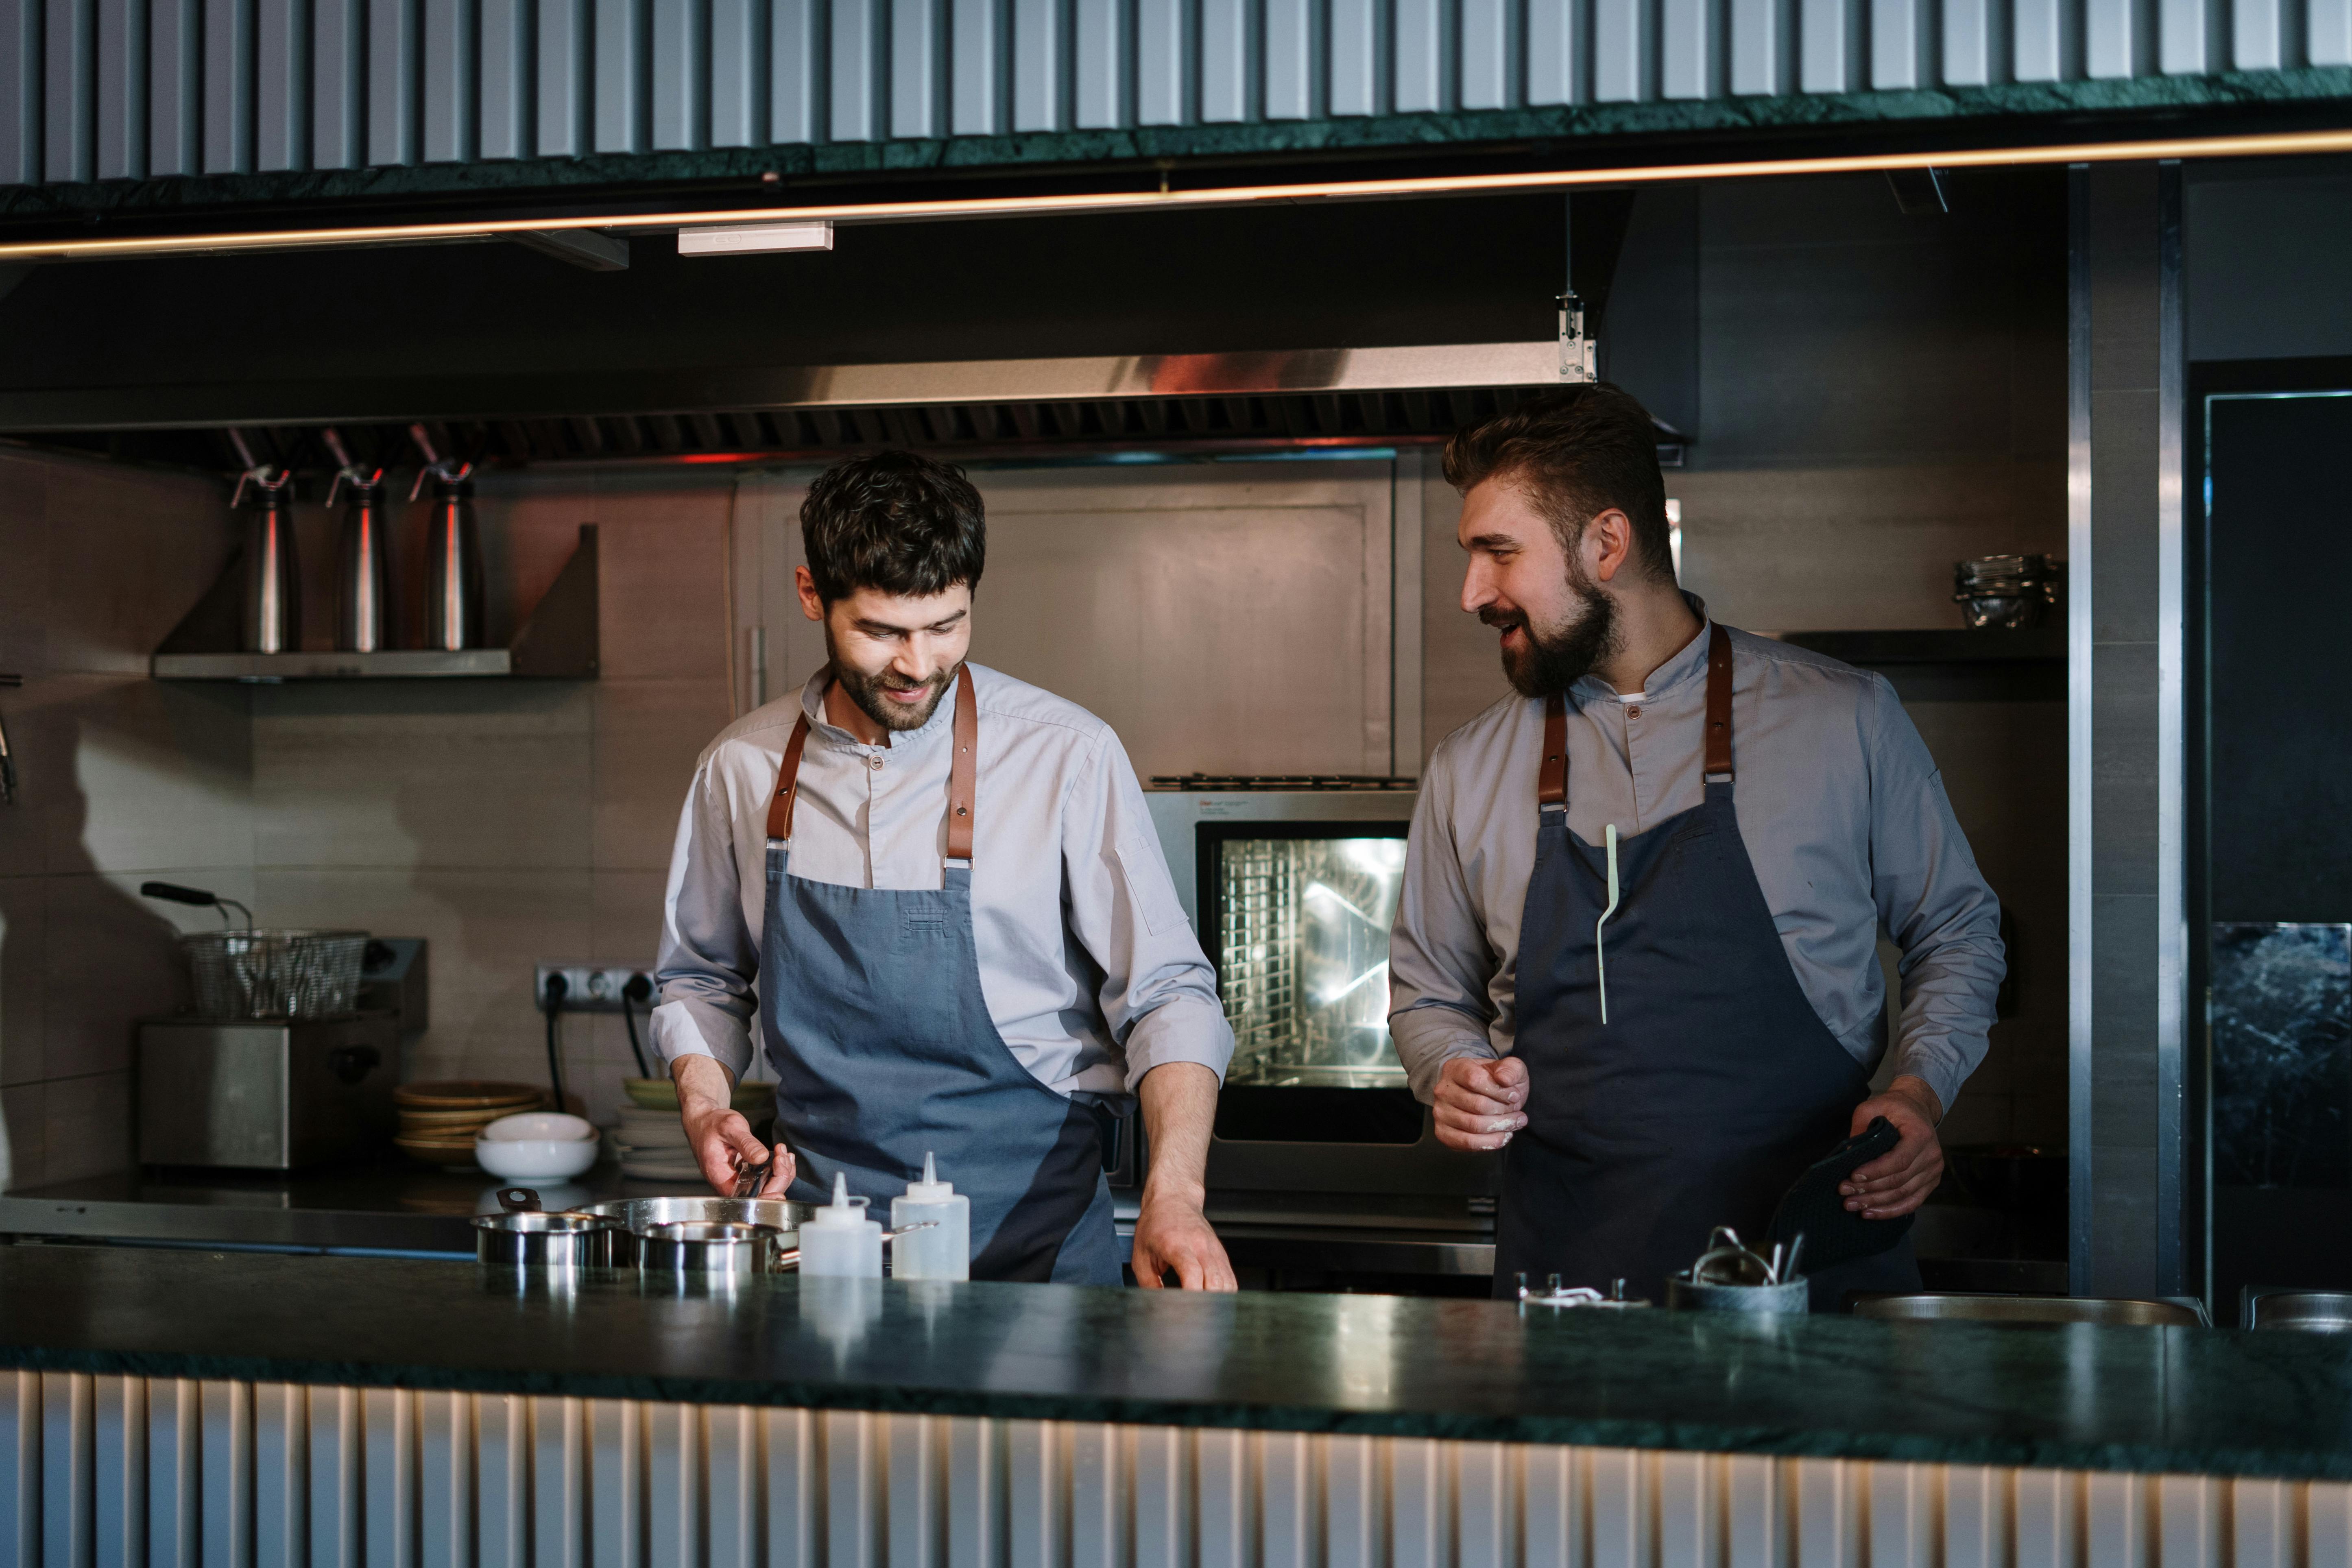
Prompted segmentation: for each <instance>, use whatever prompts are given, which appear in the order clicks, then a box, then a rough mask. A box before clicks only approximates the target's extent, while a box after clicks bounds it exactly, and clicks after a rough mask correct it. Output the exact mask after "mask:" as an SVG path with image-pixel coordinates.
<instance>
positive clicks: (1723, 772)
mask: <svg viewBox="0 0 2352 1568" xmlns="http://www.w3.org/2000/svg"><path fill="white" fill-rule="evenodd" d="M1706 777H1707V778H1708V779H1710V780H1713V779H1718V778H1719V779H1728V778H1729V777H1731V634H1730V633H1729V632H1727V631H1725V630H1724V629H1723V626H1722V625H1721V624H1720V623H1717V626H1715V628H1714V630H1713V632H1712V633H1711V634H1710V635H1709V636H1708V637H1707V639H1706Z"/></svg>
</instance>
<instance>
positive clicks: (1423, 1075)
mask: <svg viewBox="0 0 2352 1568" xmlns="http://www.w3.org/2000/svg"><path fill="white" fill-rule="evenodd" d="M1448 761H1449V752H1448V748H1446V747H1440V748H1439V749H1438V752H1437V754H1436V755H1435V756H1433V757H1432V758H1431V759H1430V763H1429V769H1428V772H1427V773H1426V774H1425V775H1424V776H1423V779H1422V788H1421V799H1420V800H1419V802H1418V803H1416V804H1415V805H1414V806H1413V812H1412V827H1411V828H1410V829H1408V830H1407V837H1406V841H1405V854H1404V882H1403V885H1402V887H1401V888H1400V889H1398V893H1397V913H1396V926H1395V928H1394V929H1393V930H1392V931H1391V932H1390V933H1389V1033H1390V1034H1391V1036H1393V1037H1395V1040H1396V1048H1397V1056H1398V1058H1399V1059H1400V1060H1402V1062H1403V1063H1404V1070H1405V1081H1406V1082H1407V1083H1408V1084H1410V1085H1412V1092H1413V1093H1414V1094H1416V1095H1418V1096H1420V1097H1421V1099H1422V1100H1424V1101H1426V1100H1430V1099H1431V1098H1432V1097H1433V1095H1435V1093H1436V1092H1437V1077H1438V1074H1439V1073H1441V1072H1442V1071H1444V1068H1445V1064H1446V1063H1447V1062H1448V1061H1450V1060H1452V1059H1453V1058H1455V1057H1488V1058H1491V1057H1493V1056H1494V1055H1495V1054H1496V1053H1495V1047H1494V1042H1493V1041H1492V1039H1491V1038H1490V1037H1489V1036H1488V1033H1487V1026H1488V1025H1489V1023H1490V1022H1491V1021H1492V1020H1493V1017H1494V1005H1493V1004H1492V1002H1491V1001H1490V999H1489V996H1488V991H1487V987H1488V985H1489V984H1490V983H1491V982H1492V981H1493V979H1494V977H1495V956H1494V952H1493V950H1492V949H1491V948H1490V947H1489V945H1488V943H1487V941H1486V921H1483V920H1482V919H1480V918H1479V913H1478V909H1477V905H1476V903H1475V900H1473V899H1472V898H1471V895H1470V884H1469V881H1468V879H1466V878H1465V877H1464V876H1463V874H1462V858H1461V856H1460V854H1459V853H1458V852H1457V851H1456V849H1455V847H1454V831H1453V826H1452V819H1451V807H1452V801H1453V774H1452V770H1451V769H1450V768H1449V767H1448V766H1447V763H1448Z"/></svg>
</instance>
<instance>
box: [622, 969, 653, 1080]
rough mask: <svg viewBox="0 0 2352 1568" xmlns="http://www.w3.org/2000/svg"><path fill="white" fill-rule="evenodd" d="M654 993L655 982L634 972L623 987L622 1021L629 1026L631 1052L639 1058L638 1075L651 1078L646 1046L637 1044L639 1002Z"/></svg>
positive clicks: (651, 1072) (646, 999) (649, 997)
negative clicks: (647, 1064)
mask: <svg viewBox="0 0 2352 1568" xmlns="http://www.w3.org/2000/svg"><path fill="white" fill-rule="evenodd" d="M653 994H654V983H653V982H652V981H650V980H648V979H646V977H645V976H644V975H642V974H632V975H630V976H629V983H628V984H626V985H624V986H622V987H621V1021H622V1022H623V1023H625V1024H626V1025H627V1026H629V1054H630V1055H631V1056H633V1057H635V1058H637V1076H638V1077H639V1078H651V1077H653V1076H654V1075H653V1071H652V1069H651V1068H647V1067H646V1052H645V1047H643V1046H640V1045H638V1044H637V1004H638V1003H640V1002H645V1001H648V1000H650V999H651V998H652V996H653Z"/></svg>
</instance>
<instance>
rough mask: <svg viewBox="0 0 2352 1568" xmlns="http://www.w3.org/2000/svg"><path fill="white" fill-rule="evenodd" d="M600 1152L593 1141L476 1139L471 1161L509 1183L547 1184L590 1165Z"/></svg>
mask: <svg viewBox="0 0 2352 1568" xmlns="http://www.w3.org/2000/svg"><path fill="white" fill-rule="evenodd" d="M600 1148H601V1144H600V1143H599V1142H598V1141H597V1140H596V1139H593V1138H478V1139H476V1140H475V1141H474V1158H475V1159H476V1160H478V1161H479V1162H481V1166H482V1169H483V1170H485V1171H488V1173H490V1174H491V1175H493V1176H503V1177H505V1178H506V1179H507V1180H508V1181H510V1182H551V1181H559V1180H561V1179H562V1178H563V1177H565V1176H576V1175H578V1174H579V1173H581V1172H583V1171H584V1170H586V1169H587V1168H588V1167H589V1166H591V1165H593V1164H594V1163H596V1155H597V1153H598V1152H599V1150H600Z"/></svg>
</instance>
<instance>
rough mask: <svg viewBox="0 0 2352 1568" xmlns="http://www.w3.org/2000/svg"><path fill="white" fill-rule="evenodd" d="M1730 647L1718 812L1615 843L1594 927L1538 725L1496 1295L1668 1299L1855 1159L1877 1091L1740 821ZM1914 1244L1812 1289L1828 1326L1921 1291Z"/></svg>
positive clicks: (1838, 1272) (1721, 708)
mask: <svg viewBox="0 0 2352 1568" xmlns="http://www.w3.org/2000/svg"><path fill="white" fill-rule="evenodd" d="M1731 675H1732V664H1731V639H1730V637H1728V636H1727V634H1726V633H1725V631H1724V629H1723V628H1722V627H1721V626H1716V627H1715V628H1714V633H1713V637H1711V639H1710V640H1709V643H1708V647H1707V672H1706V796H1705V799H1704V800H1703V801H1702V802H1701V803H1700V804H1699V805H1696V806H1693V807H1692V808H1691V809H1690V810H1688V811H1685V812H1683V813H1682V814H1680V815H1679V816H1674V817H1670V818H1669V819H1667V820H1666V821H1664V822H1662V823H1659V824H1658V825H1657V826H1654V827H1652V828H1651V829H1650V830H1649V831H1647V832H1645V833H1643V834H1641V835H1639V836H1638V837H1633V838H1627V839H1621V840H1620V841H1619V845H1618V860H1617V863H1618V877H1619V900H1618V907H1617V910H1616V912H1615V913H1614V914H1612V915H1611V916H1610V918H1609V921H1608V922H1607V923H1606V924H1605V925H1603V926H1601V939H1600V940H1601V949H1600V952H1601V958H1603V959H1605V961H1606V962H1605V968H1606V973H1607V979H1608V1003H1609V1021H1608V1023H1606V1024H1605V1025H1604V1024H1603V1023H1601V986H1600V978H1601V970H1602V967H1603V965H1602V964H1601V963H1596V961H1595V946H1594V922H1596V921H1599V920H1600V918H1601V910H1603V909H1605V908H1607V906H1608V862H1607V855H1606V852H1605V850H1602V849H1596V848H1594V847H1592V846H1591V845H1590V844H1587V843H1585V842H1584V841H1583V840H1582V839H1580V838H1579V837H1576V836H1575V835H1574V834H1572V833H1570V831H1569V830H1568V809H1567V758H1568V746H1567V722H1566V710H1565V708H1564V707H1563V705H1562V703H1561V700H1560V699H1559V698H1558V697H1553V698H1552V699H1550V700H1549V704H1548V705H1547V708H1546V710H1545V723H1544V763H1543V772H1542V776H1541V778H1540V780H1539V781H1538V802H1539V810H1538V821H1539V823H1540V826H1538V830H1537V839H1536V863H1535V869H1534V871H1533V873H1532V874H1531V875H1530V876H1529V878H1528V899H1527V908H1526V912H1525V914H1524V915H1523V917H1522V919H1521V922H1520V927H1519V954H1518V1027H1517V1036H1516V1044H1515V1046H1514V1047H1513V1048H1514V1051H1515V1053H1516V1054H1517V1056H1518V1057H1519V1058H1520V1059H1521V1060H1523V1061H1525V1062H1526V1063H1527V1068H1528V1100H1527V1106H1526V1111H1527V1117H1528V1124H1527V1126H1526V1127H1525V1128H1523V1129H1521V1130H1520V1131H1519V1132H1518V1133H1517V1135H1516V1136H1514V1137H1513V1138H1512V1140H1511V1142H1510V1143H1509V1144H1508V1145H1507V1146H1506V1148H1505V1150H1504V1153H1503V1195H1502V1202H1501V1204H1500V1205H1499V1213H1498V1215H1497V1218H1496V1248H1495V1288H1496V1289H1495V1293H1496V1295H1497V1296H1505V1295H1508V1294H1509V1293H1510V1291H1511V1289H1512V1287H1513V1285H1514V1284H1515V1281H1514V1279H1513V1276H1514V1275H1515V1274H1518V1273H1526V1274H1528V1275H1529V1276H1531V1277H1532V1278H1533V1279H1534V1280H1535V1281H1536V1282H1538V1283H1540V1282H1541V1281H1542V1279H1543V1277H1544V1276H1546V1275H1548V1274H1553V1273H1557V1274H1559V1276H1560V1279H1561V1282H1562V1283H1563V1284H1567V1285H1588V1286H1591V1287H1592V1288H1593V1289H1599V1290H1602V1291H1606V1290H1607V1289H1609V1287H1610V1285H1611V1284H1612V1281H1614V1280H1617V1279H1623V1280H1625V1281H1626V1290H1627V1293H1628V1294H1629V1295H1633V1296H1642V1297H1647V1298H1648V1299H1649V1300H1653V1301H1663V1300H1664V1297H1665V1279H1666V1276H1667V1275H1669V1274H1673V1273H1676V1272H1679V1271H1680V1270H1682V1269H1684V1268H1688V1267H1689V1266H1690V1264H1691V1262H1692V1260H1693V1259H1695V1258H1697V1257H1698V1255H1699V1254H1700V1253H1701V1252H1703V1251H1705V1250H1706V1240H1707V1233H1708V1231H1709V1230H1710V1229H1711V1228H1712V1227H1713V1226H1718V1225H1728V1226H1736V1227H1738V1231H1739V1234H1740V1236H1741V1237H1743V1238H1744V1239H1748V1240H1761V1239H1762V1237H1763V1235H1764V1232H1765V1230H1766V1229H1767V1227H1768V1226H1769V1224H1770V1223H1771V1218H1772V1210H1773V1208H1774V1206H1775V1205H1777V1204H1778V1203H1779V1202H1780V1195H1781V1194H1783V1193H1785V1192H1786V1191H1788V1189H1789V1184H1790V1183H1791V1182H1793V1181H1794V1180H1796V1178H1797V1176H1798V1174H1799V1173H1801V1172H1802V1171H1803V1170H1804V1169H1805V1167H1806V1166H1808V1165H1810V1164H1811V1163H1813V1162H1814V1161H1816V1160H1819V1159H1820V1158H1822V1156H1823V1155H1825V1154H1827V1153H1828V1152H1830V1151H1831V1150H1832V1149H1833V1148H1835V1147H1836V1146H1837V1145H1838V1144H1839V1143H1840V1142H1843V1140H1844V1139H1845V1136H1846V1132H1847V1129H1848V1128H1849V1126H1850V1125H1851V1124H1852V1121H1853V1110H1854V1107H1856V1106H1857V1105H1859V1104H1861V1103H1862V1101H1863V1100H1865V1099H1867V1098H1868V1097H1869V1093H1870V1087H1869V1083H1870V1077H1869V1074H1868V1073H1867V1072H1865V1071H1864V1069H1863V1067H1862V1065H1861V1064H1860V1063H1859V1062H1857V1061H1855V1060H1854V1059H1853V1057H1852V1056H1851V1055H1849V1054H1848V1053H1847V1051H1846V1049H1845V1047H1843V1046H1841V1045H1840V1044H1838V1041H1837V1037H1835V1036H1833V1035H1832V1034H1831V1033H1830V1031H1829V1029H1828V1027H1827V1026H1824V1025H1823V1024H1822V1020H1821V1016H1820V1015H1819V1014H1817V1013H1815V1012H1814V1011H1813V1006H1812V1004H1811V1002H1809V1001H1807V1000H1806V999H1805V994H1804V992H1803V990H1802V989H1801V987H1800V986H1799V985H1798V984H1797V976H1796V973H1795V972H1794V971H1793V970H1791V969H1790V966H1789V955H1788V952H1787V951H1786V950H1785V949H1784V948H1783V947H1782V946H1781V943H1780V931H1779V930H1778V928H1777V927H1775V925H1774V924H1773V921H1772V911H1771V909H1770V907H1769V905H1767V904H1766V903H1765V901H1764V893H1763V889H1760V888H1759V887H1758V886H1757V882H1756V871H1755V868H1754V867H1753V866H1752V865H1751V864H1750V863H1749V861H1748V850H1747V847H1746V846H1745V845H1744V844H1743V843H1742V842H1741V840H1740V837H1739V821H1738V814H1737V813H1736V812H1735V811H1734V809H1733V807H1732V794H1731V792H1732V770H1731ZM1857 1289H1865V1290H1906V1289H1907V1290H1916V1289H1919V1270H1918V1266H1917V1264H1916V1262H1914V1261H1913V1258H1912V1254H1911V1244H1910V1242H1909V1240H1908V1238H1906V1239H1905V1240H1904V1241H1902V1242H1900V1243H1898V1244H1897V1245H1896V1246H1895V1247H1894V1248H1892V1249H1891V1250H1889V1251H1887V1252H1884V1253H1881V1254H1879V1255H1877V1256H1876V1257H1874V1258H1860V1259H1857V1260H1855V1261H1853V1262H1851V1263H1847V1264H1844V1265H1842V1266H1839V1267H1837V1268H1830V1269H1825V1270H1823V1271H1822V1272H1821V1273H1820V1274H1818V1275H1815V1276H1814V1277H1813V1279H1812V1290H1811V1299H1812V1305H1813V1309H1814V1310H1816V1311H1824V1310H1838V1308H1839V1306H1840V1304H1841V1303H1842V1301H1843V1297H1844V1295H1845V1293H1846V1292H1847V1291H1850V1290H1857Z"/></svg>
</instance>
